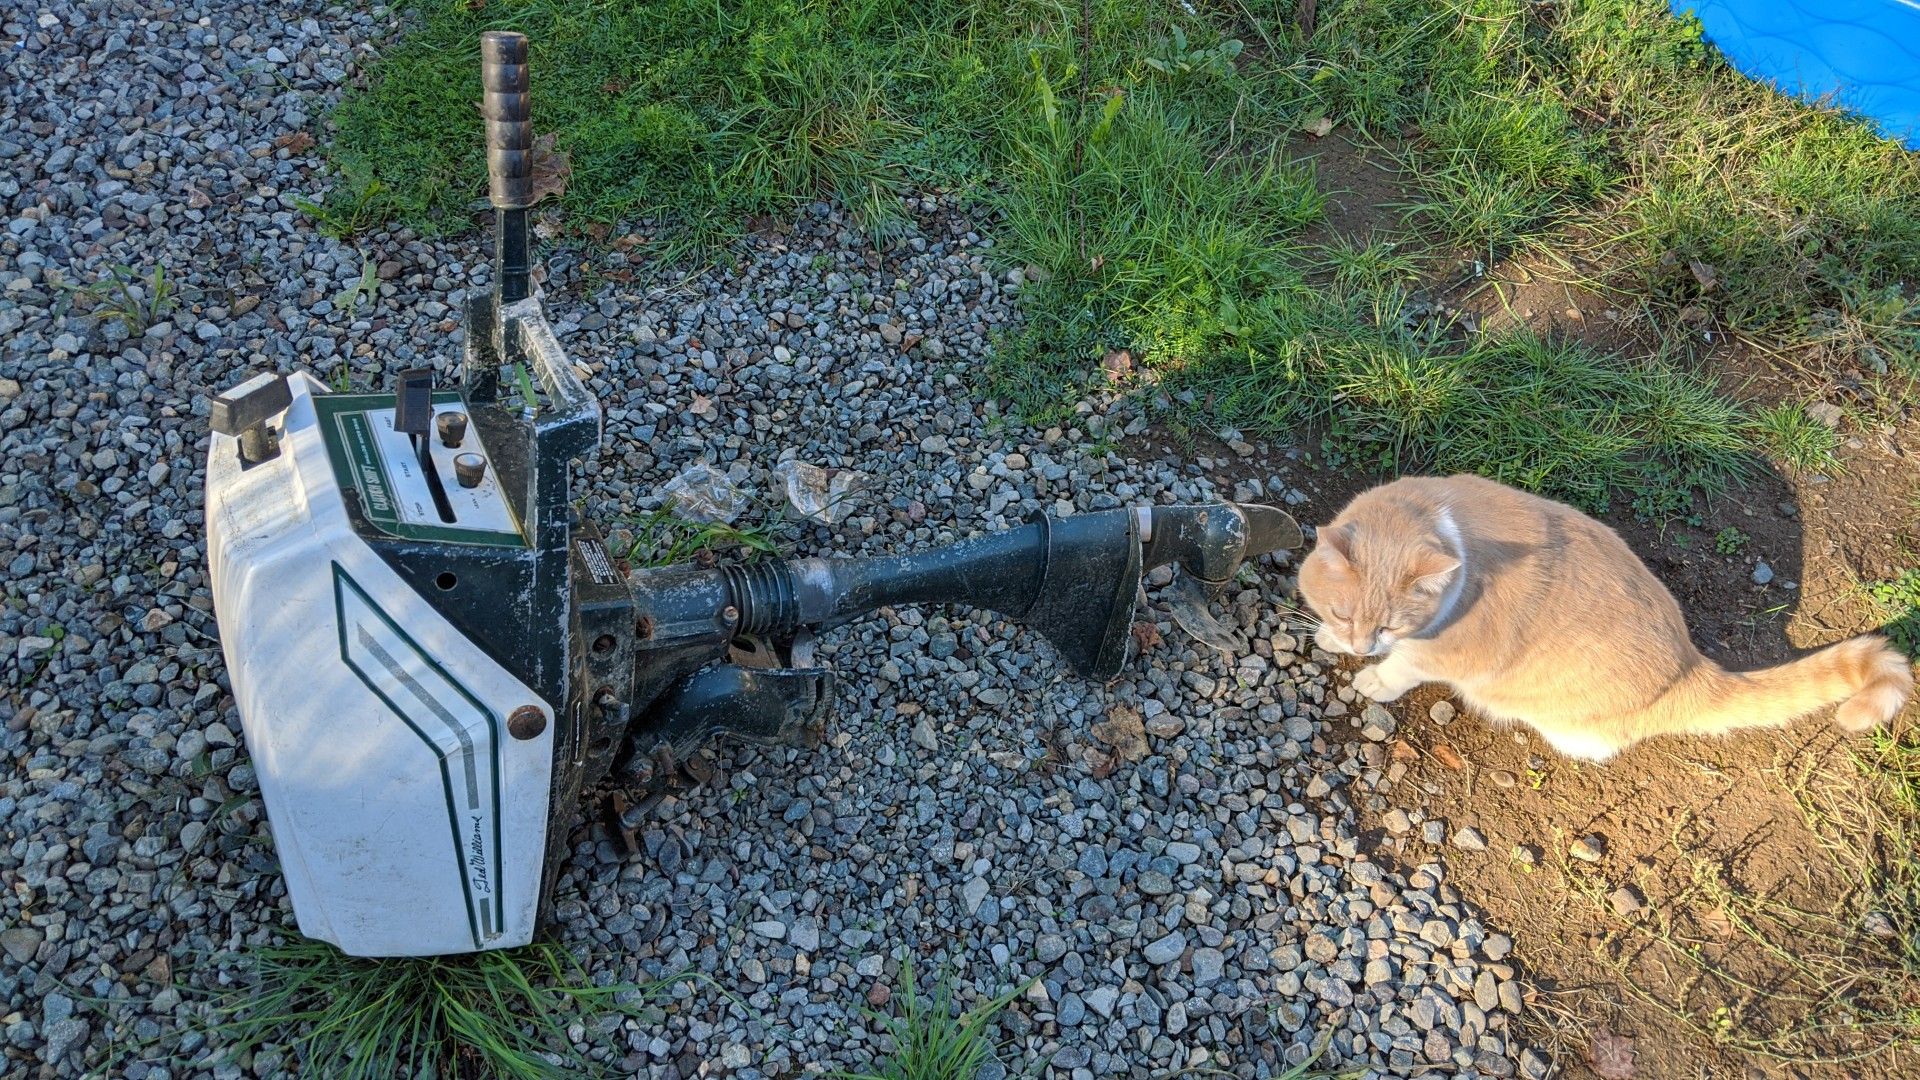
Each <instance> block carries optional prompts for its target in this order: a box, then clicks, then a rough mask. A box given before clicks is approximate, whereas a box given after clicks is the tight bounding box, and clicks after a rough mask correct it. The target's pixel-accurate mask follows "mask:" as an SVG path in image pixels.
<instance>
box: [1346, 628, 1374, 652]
mask: <svg viewBox="0 0 1920 1080" xmlns="http://www.w3.org/2000/svg"><path fill="white" fill-rule="evenodd" d="M1353 645H1354V649H1353V651H1354V653H1355V654H1356V655H1358V656H1372V655H1373V653H1374V650H1376V649H1378V648H1379V647H1380V631H1378V630H1375V631H1373V632H1372V633H1370V634H1368V635H1366V636H1365V637H1363V638H1359V639H1357V640H1355V641H1354V643H1353Z"/></svg>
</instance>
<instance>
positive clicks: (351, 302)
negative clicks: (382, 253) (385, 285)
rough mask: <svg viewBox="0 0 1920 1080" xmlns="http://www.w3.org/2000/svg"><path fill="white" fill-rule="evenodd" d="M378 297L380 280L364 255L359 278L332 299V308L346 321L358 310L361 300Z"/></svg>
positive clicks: (370, 261)
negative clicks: (339, 312) (337, 309)
mask: <svg viewBox="0 0 1920 1080" xmlns="http://www.w3.org/2000/svg"><path fill="white" fill-rule="evenodd" d="M378 295H380V279H379V277H378V276H377V273H376V267H375V266H374V263H373V260H372V259H370V258H368V257H367V256H365V255H362V256H361V257H360V276H359V277H357V278H355V279H354V280H353V284H351V285H348V286H347V287H346V288H345V289H342V290H341V291H340V292H339V293H337V294H335V296H334V298H333V306H334V307H337V308H339V309H340V311H341V313H342V314H344V315H345V316H346V317H347V318H348V319H352V318H353V316H354V313H355V312H357V311H359V310H360V302H361V301H362V300H371V299H372V298H374V297H376V296H378Z"/></svg>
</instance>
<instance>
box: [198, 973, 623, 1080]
mask: <svg viewBox="0 0 1920 1080" xmlns="http://www.w3.org/2000/svg"><path fill="white" fill-rule="evenodd" d="M242 963H243V964H244V968H243V971H244V973H245V975H246V979H247V981H246V983H245V984H244V985H242V986H240V987H238V988H235V989H233V990H230V991H227V992H226V993H225V994H223V995H222V996H221V997H219V998H217V999H216V1000H215V1003H214V1004H215V1007H216V1010H217V1012H218V1013H219V1015H220V1016H221V1019H220V1020H219V1022H218V1023H217V1024H215V1025H214V1034H217V1035H219V1036H221V1038H222V1041H223V1042H224V1043H225V1044H226V1049H225V1051H224V1052H225V1053H226V1055H227V1059H228V1060H232V1061H240V1060H243V1059H245V1058H247V1057H249V1056H251V1055H253V1054H255V1053H257V1052H260V1051H261V1050H263V1049H265V1048H267V1047H269V1046H279V1047H293V1048H294V1049H295V1052H296V1053H297V1055H298V1057H299V1058H300V1060H301V1062H302V1063H303V1065H304V1071H305V1073H306V1074H308V1075H313V1076H326V1077H333V1078H338V1080H360V1078H365V1080H386V1078H388V1077H395V1076H429V1075H433V1076H441V1077H453V1076H469V1075H481V1076H488V1077H499V1078H503V1080H546V1078H548V1077H552V1076H555V1075H560V1074H562V1073H570V1074H575V1075H611V1074H612V1070H611V1069H610V1068H608V1067H604V1066H601V1065H599V1064H597V1063H595V1062H593V1061H592V1060H590V1059H589V1058H588V1057H587V1055H586V1054H584V1053H582V1052H581V1051H579V1050H578V1049H576V1048H575V1047H574V1044H573V1041H572V1040H571V1039H570V1038H569V1036H568V1031H567V1028H568V1025H569V1024H571V1023H574V1022H576V1021H580V1020H590V1019H592V1018H595V1017H617V1018H622V1019H627V1018H634V1019H657V1018H658V1010H655V1009H652V1008H650V1007H649V1006H648V1005H647V1003H646V1002H647V998H648V996H649V994H650V993H651V992H652V991H653V989H654V988H652V987H642V986H632V985H617V986H596V985H592V984H590V983H589V982H588V981H587V980H586V974H585V972H584V971H583V970H582V969H581V968H580V966H579V964H578V963H577V962H576V961H575V960H574V959H573V957H572V956H571V955H570V954H568V953H567V952H566V950H564V949H562V948H561V947H559V946H558V945H553V944H544V943H539V944H534V945H528V946H525V947H523V948H519V949H511V950H499V951H493V952H482V953H474V954H472V955H468V956H454V957H419V958H401V959H361V958H357V957H350V956H347V955H345V954H343V953H341V952H340V951H339V950H337V949H335V948H334V947H333V946H331V945H327V944H325V943H323V942H318V941H309V940H305V939H296V940H293V941H291V942H288V943H287V944H283V945H273V946H267V947H263V948H258V949H254V950H251V951H249V952H248V953H247V954H246V956H245V957H244V958H243V961H242ZM587 1030H588V1032H589V1036H588V1038H589V1039H590V1040H594V1041H599V1042H607V1040H606V1039H604V1038H602V1037H600V1036H598V1035H595V1034H592V1033H593V1032H594V1031H595V1030H596V1029H595V1027H594V1026H593V1024H591V1023H588V1024H587ZM616 1030H617V1029H616ZM616 1052H617V1051H616Z"/></svg>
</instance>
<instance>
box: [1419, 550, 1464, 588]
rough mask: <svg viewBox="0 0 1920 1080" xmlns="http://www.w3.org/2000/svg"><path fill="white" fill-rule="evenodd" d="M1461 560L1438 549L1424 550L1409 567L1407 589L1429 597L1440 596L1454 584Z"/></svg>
mask: <svg viewBox="0 0 1920 1080" xmlns="http://www.w3.org/2000/svg"><path fill="white" fill-rule="evenodd" d="M1459 569H1460V560H1459V559H1458V558H1456V557H1454V556H1453V555H1450V554H1448V553H1447V552H1444V551H1441V550H1440V549H1438V548H1422V549H1420V552H1419V553H1418V554H1416V555H1415V556H1414V557H1413V562H1412V564H1410V565H1409V566H1408V567H1407V588H1409V589H1411V590H1413V591H1414V592H1419V593H1425V594H1427V595H1428V596H1438V595H1440V594H1441V593H1443V592H1445V591H1446V590H1447V586H1448V585H1451V584H1453V575H1454V574H1455V573H1457V572H1458V571H1459Z"/></svg>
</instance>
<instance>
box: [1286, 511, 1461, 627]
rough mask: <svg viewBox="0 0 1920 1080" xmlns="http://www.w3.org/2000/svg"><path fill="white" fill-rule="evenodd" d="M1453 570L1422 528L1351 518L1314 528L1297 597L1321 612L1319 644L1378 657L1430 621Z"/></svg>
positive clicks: (1438, 542) (1456, 566)
mask: <svg viewBox="0 0 1920 1080" xmlns="http://www.w3.org/2000/svg"><path fill="white" fill-rule="evenodd" d="M1459 572H1460V560H1459V558H1457V557H1456V556H1454V555H1453V554H1452V553H1451V552H1450V551H1448V550H1447V548H1446V546H1445V544H1444V541H1443V539H1442V538H1441V537H1439V536H1437V535H1434V534H1433V533H1431V532H1429V531H1427V530H1422V529H1418V528H1380V527H1377V526H1372V527H1370V526H1369V525H1368V524H1366V523H1364V522H1349V523H1346V524H1343V525H1339V526H1329V527H1327V528H1324V529H1321V530H1320V538H1319V541H1318V542H1317V543H1316V544H1315V545H1314V548H1313V553H1312V554H1310V555H1308V556H1307V557H1306V559H1305V561H1303V562H1302V563H1301V564H1300V596H1301V598H1302V599H1304V600H1306V602H1307V605H1308V606H1309V607H1311V608H1312V609H1313V610H1314V613H1315V614H1317V615H1318V616H1319V617H1320V622H1321V628H1320V632H1319V634H1318V635H1316V640H1317V641H1319V643H1320V644H1321V646H1322V647H1323V648H1327V649H1330V650H1331V651H1334V652H1344V653H1352V654H1353V655H1356V656H1381V655H1384V654H1385V653H1386V652H1387V651H1388V650H1389V649H1392V648H1393V646H1394V645H1395V644H1396V643H1398V642H1399V641H1401V640H1402V639H1403V638H1406V637H1408V636H1410V635H1413V634H1418V633H1419V632H1420V631H1422V630H1424V629H1426V628H1427V627H1428V626H1429V625H1431V624H1432V623H1433V621H1434V619H1435V618H1436V617H1437V616H1438V615H1439V614H1440V613H1441V611H1440V609H1441V607H1442V606H1444V605H1445V603H1446V598H1447V592H1448V588H1449V586H1451V585H1452V584H1453V582H1454V578H1455V577H1456V576H1457V575H1458V574H1459Z"/></svg>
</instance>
